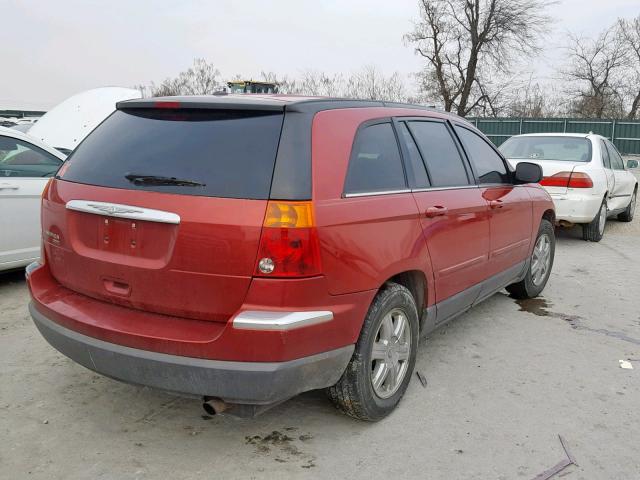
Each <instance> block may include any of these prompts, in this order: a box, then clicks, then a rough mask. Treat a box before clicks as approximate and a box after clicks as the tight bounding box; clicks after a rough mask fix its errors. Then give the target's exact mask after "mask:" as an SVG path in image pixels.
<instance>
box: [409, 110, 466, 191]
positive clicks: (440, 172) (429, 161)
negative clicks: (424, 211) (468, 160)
mask: <svg viewBox="0 0 640 480" xmlns="http://www.w3.org/2000/svg"><path fill="white" fill-rule="evenodd" d="M409 128H410V129H411V133H412V134H413V137H414V138H415V139H416V143H417V144H418V148H419V149H420V153H421V155H422V158H423V159H424V161H425V164H426V166H427V170H428V174H429V178H430V179H431V185H432V186H433V187H457V186H464V185H469V178H468V176H467V171H466V169H465V167H464V164H463V160H462V157H461V156H460V152H459V151H458V148H457V147H456V145H455V143H454V140H453V137H452V136H451V133H449V129H448V128H447V126H446V125H445V124H444V123H441V122H426V121H411V122H409Z"/></svg>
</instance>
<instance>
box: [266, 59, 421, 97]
mask: <svg viewBox="0 0 640 480" xmlns="http://www.w3.org/2000/svg"><path fill="white" fill-rule="evenodd" d="M262 77H263V78H264V79H265V80H268V81H273V82H276V83H278V86H279V91H280V92H281V93H290V94H296V95H311V96H320V97H344V98H359V99H367V100H387V101H395V102H403V101H407V100H408V94H407V91H406V88H405V84H404V82H403V80H402V77H401V75H400V74H399V73H398V72H395V73H392V74H391V75H389V76H386V75H384V74H383V73H382V72H380V71H379V70H378V69H377V68H376V67H374V66H365V67H363V68H362V69H361V70H358V71H356V72H354V73H353V74H351V75H349V76H348V77H346V78H345V77H344V76H343V75H342V74H339V73H338V74H327V73H325V72H319V71H315V70H307V71H305V72H303V73H302V76H301V77H300V78H298V79H289V78H288V77H286V76H285V77H280V78H278V77H277V75H275V74H274V73H265V72H263V73H262Z"/></svg>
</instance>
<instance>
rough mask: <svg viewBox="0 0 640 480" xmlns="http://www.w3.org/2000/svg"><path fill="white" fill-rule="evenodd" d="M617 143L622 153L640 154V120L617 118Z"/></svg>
mask: <svg viewBox="0 0 640 480" xmlns="http://www.w3.org/2000/svg"><path fill="white" fill-rule="evenodd" d="M615 144H616V147H618V150H620V151H621V152H622V153H637V154H640V122H639V121H635V122H634V121H631V120H617V121H616V128H615Z"/></svg>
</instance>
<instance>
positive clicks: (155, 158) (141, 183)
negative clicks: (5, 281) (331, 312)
mask: <svg viewBox="0 0 640 480" xmlns="http://www.w3.org/2000/svg"><path fill="white" fill-rule="evenodd" d="M282 119H283V114H282V111H280V112H252V111H229V110H225V111H218V110H203V109H199V110H192V109H166V108H163V109H137V108H136V109H133V110H125V111H123V110H118V111H116V112H115V113H114V114H113V115H112V116H111V117H109V118H108V119H107V120H106V121H105V122H104V123H103V124H102V125H100V126H99V127H98V128H97V129H96V130H95V131H94V132H93V133H91V134H90V135H89V136H88V137H87V138H86V139H85V141H84V142H83V143H82V144H81V145H80V146H79V147H78V148H77V149H76V150H75V151H74V153H73V154H72V155H71V157H70V158H69V160H68V161H67V163H66V164H65V167H64V168H63V169H62V170H61V172H59V177H56V179H55V180H54V181H53V183H52V184H51V186H50V188H49V189H48V191H47V192H46V194H45V197H44V198H43V210H42V212H43V213H42V226H43V234H44V239H45V250H46V255H47V261H48V262H49V265H50V270H51V273H52V275H53V276H54V277H55V278H56V279H57V280H58V281H59V282H60V283H61V284H62V285H64V286H65V287H67V288H69V289H72V290H75V291H76V292H80V293H83V294H85V295H88V296H91V297H94V298H98V299H101V300H105V301H109V302H112V303H116V304H120V305H124V306H129V307H132V308H137V309H142V310H147V311H150V312H156V313H163V314H167V315H175V316H180V317H187V318H194V319H202V320H212V321H226V320H227V319H228V318H229V317H230V316H231V315H232V314H233V313H234V312H236V311H237V310H238V308H239V307H240V306H241V305H242V302H243V300H244V297H245V295H246V292H247V290H248V288H249V284H250V282H251V277H252V274H253V271H254V268H255V261H256V255H257V251H258V247H259V243H260V232H261V230H262V224H263V221H264V216H265V210H266V206H267V202H268V198H269V191H270V187H271V179H272V175H273V169H274V163H275V158H276V153H277V148H278V142H279V138H280V132H281V128H282Z"/></svg>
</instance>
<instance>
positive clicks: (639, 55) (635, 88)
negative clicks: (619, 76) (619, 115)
mask: <svg viewBox="0 0 640 480" xmlns="http://www.w3.org/2000/svg"><path fill="white" fill-rule="evenodd" d="M618 28H619V29H620V35H621V37H622V40H623V44H624V48H626V51H627V54H628V56H629V63H628V67H629V72H628V73H627V74H626V75H625V80H626V85H627V88H626V93H627V94H628V95H629V97H630V100H631V105H630V107H629V110H628V113H627V118H629V119H635V118H638V116H640V15H639V16H637V17H636V18H634V19H633V20H625V19H621V20H620V21H619V23H618Z"/></svg>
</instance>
